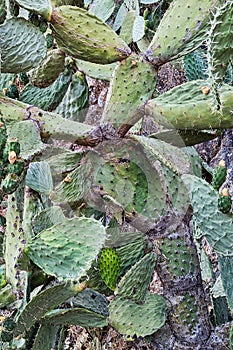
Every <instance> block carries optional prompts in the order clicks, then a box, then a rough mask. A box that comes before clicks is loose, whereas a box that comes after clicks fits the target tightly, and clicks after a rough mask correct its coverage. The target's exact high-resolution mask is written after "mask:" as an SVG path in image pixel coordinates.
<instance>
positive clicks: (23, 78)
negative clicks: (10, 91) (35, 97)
mask: <svg viewBox="0 0 233 350" xmlns="http://www.w3.org/2000/svg"><path fill="white" fill-rule="evenodd" d="M18 78H19V81H20V82H21V83H23V84H24V85H26V84H27V83H28V82H29V79H28V76H27V74H26V73H25V72H21V73H19V74H18Z"/></svg>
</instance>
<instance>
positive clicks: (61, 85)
mask: <svg viewBox="0 0 233 350" xmlns="http://www.w3.org/2000/svg"><path fill="white" fill-rule="evenodd" d="M71 76H72V68H71V67H66V68H65V70H64V71H63V72H62V73H61V74H60V75H59V76H58V78H57V79H56V80H55V81H54V82H53V84H51V85H49V86H48V87H45V88H41V89H40V88H38V87H36V86H34V85H31V84H28V85H26V86H25V88H24V89H23V90H22V92H21V93H20V96H19V99H20V101H23V102H24V103H27V104H30V105H33V106H36V107H39V108H42V109H43V110H44V111H52V110H54V109H55V108H56V107H57V106H58V105H59V103H60V102H61V101H62V99H63V97H64V95H65V93H66V91H67V89H68V87H69V84H70V81H71Z"/></svg>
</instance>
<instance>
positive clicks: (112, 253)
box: [98, 248, 121, 290]
mask: <svg viewBox="0 0 233 350" xmlns="http://www.w3.org/2000/svg"><path fill="white" fill-rule="evenodd" d="M120 268H121V263H120V257H119V255H118V253H117V252H116V250H115V249H114V248H103V249H102V251H101V253H100V255H99V258H98V269H99V272H100V276H101V278H102V279H103V281H104V282H105V284H106V285H107V286H108V287H109V288H110V289H111V290H115V288H116V283H117V280H118V277H119V274H120Z"/></svg>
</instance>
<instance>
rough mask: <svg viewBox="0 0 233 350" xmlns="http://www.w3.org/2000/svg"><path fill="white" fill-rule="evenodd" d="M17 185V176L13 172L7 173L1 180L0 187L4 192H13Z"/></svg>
mask: <svg viewBox="0 0 233 350" xmlns="http://www.w3.org/2000/svg"><path fill="white" fill-rule="evenodd" d="M18 185H19V177H18V176H17V175H15V174H8V175H7V176H6V177H5V179H3V180H2V182H1V187H2V189H3V191H4V192H5V193H6V194H11V193H13V192H15V190H16V189H17V187H18Z"/></svg>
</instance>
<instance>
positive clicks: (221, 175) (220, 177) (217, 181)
mask: <svg viewBox="0 0 233 350" xmlns="http://www.w3.org/2000/svg"><path fill="white" fill-rule="evenodd" d="M226 176H227V169H226V164H225V161H224V160H220V162H219V164H218V166H217V167H216V168H215V169H214V172H213V179H212V186H213V188H214V189H215V190H218V189H219V188H220V187H221V186H222V184H223V183H224V181H225V180H226Z"/></svg>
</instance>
